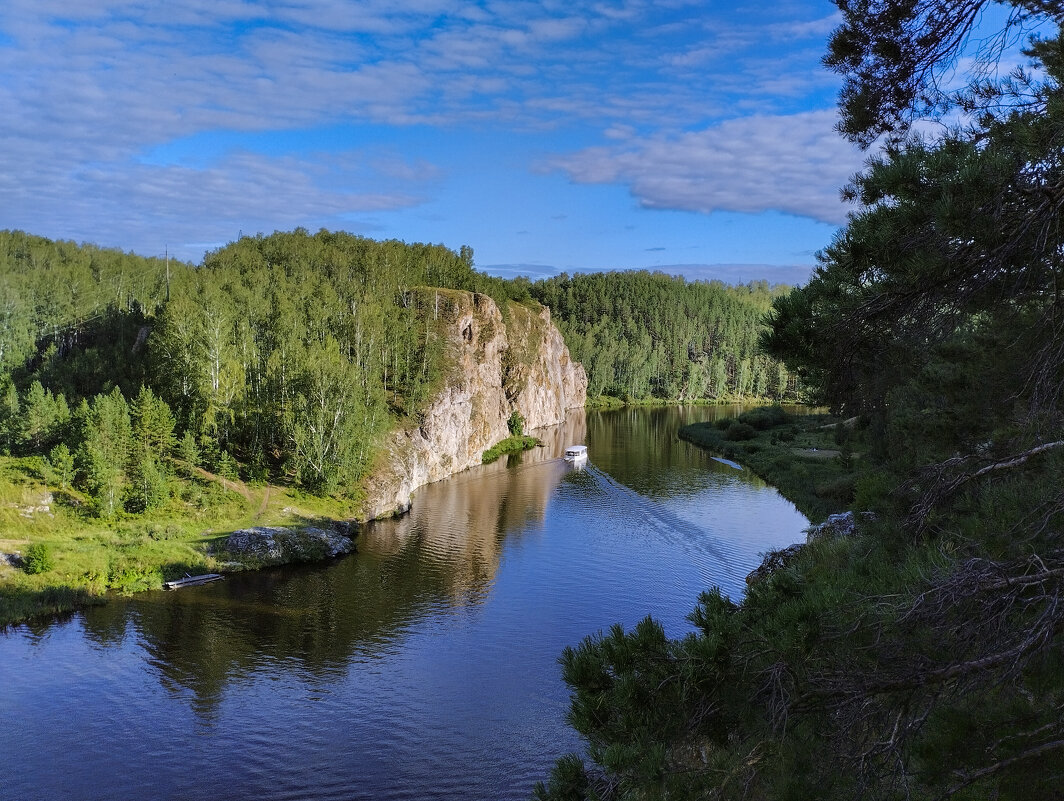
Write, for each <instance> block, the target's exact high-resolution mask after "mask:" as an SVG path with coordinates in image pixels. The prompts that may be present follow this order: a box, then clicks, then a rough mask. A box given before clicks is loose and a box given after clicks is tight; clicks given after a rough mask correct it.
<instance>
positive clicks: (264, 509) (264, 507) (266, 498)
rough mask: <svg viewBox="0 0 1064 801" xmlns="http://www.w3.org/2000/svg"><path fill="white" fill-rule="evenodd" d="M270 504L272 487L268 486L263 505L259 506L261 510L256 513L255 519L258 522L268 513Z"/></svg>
mask: <svg viewBox="0 0 1064 801" xmlns="http://www.w3.org/2000/svg"><path fill="white" fill-rule="evenodd" d="M269 502H270V485H269V484H267V485H266V491H265V492H264V493H262V503H260V504H259V510H258V511H257V512H255V519H256V520H258V519H259V518H260V517H262V515H263V513H264V512H265V511H266V504H268V503H269Z"/></svg>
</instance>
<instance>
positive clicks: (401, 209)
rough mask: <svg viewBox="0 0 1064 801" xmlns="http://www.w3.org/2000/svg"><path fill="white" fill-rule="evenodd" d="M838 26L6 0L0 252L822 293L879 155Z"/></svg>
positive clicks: (631, 13)
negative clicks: (768, 285)
mask: <svg viewBox="0 0 1064 801" xmlns="http://www.w3.org/2000/svg"><path fill="white" fill-rule="evenodd" d="M838 22H839V20H838V18H837V16H836V12H835V7H834V6H833V5H832V4H831V3H830V2H827V0H824V2H819V1H818V0H782V1H781V2H771V3H769V2H751V3H748V4H743V3H723V2H707V1H703V2H689V1H688V0H654V1H653V2H650V1H649V0H597V1H592V2H583V1H582V0H564V2H562V1H557V2H556V1H554V0H544V1H543V2H520V1H519V0H498V1H494V0H484V1H482V2H456V1H453V0H407V1H406V2H404V0H389V1H388V2H385V1H384V0H362V1H360V2H351V1H348V0H262V1H261V2H255V1H253V0H168V2H166V3H160V2H157V0H4V3H3V4H2V6H0V110H2V115H0V197H2V198H3V202H2V206H0V228H20V229H24V230H27V231H30V232H33V233H38V234H41V235H44V236H49V237H53V238H63V239H74V240H78V241H90V242H96V243H99V244H101V245H106V246H116V247H120V248H123V249H125V250H131V251H135V252H137V253H142V254H145V255H156V254H162V253H163V252H164V250H169V252H170V253H172V254H176V255H178V256H179V257H181V258H185V259H188V260H190V261H199V260H200V259H201V258H202V256H203V253H204V251H206V250H208V249H212V248H216V247H219V246H221V245H223V244H225V243H226V242H228V241H231V240H233V239H235V238H236V237H237V236H238V235H239V234H240V233H241V232H243V233H245V234H249V233H256V232H263V233H269V232H272V231H274V230H288V229H291V228H294V227H296V226H303V227H305V228H307V229H309V230H311V231H316V230H317V229H319V228H329V229H343V230H348V231H352V232H354V233H359V234H364V235H366V236H371V237H374V238H398V239H403V240H406V241H411V242H412V241H423V242H439V243H443V244H445V245H448V246H449V247H452V248H455V249H457V248H458V247H459V246H461V245H463V244H468V245H470V246H472V247H473V249H474V252H475V258H476V264H477V266H478V267H480V268H481V269H486V270H488V271H489V272H494V273H497V274H505V275H514V274H519V273H520V274H526V275H531V276H533V277H539V276H543V275H551V274H554V273H555V272H558V271H561V270H568V271H574V270H588V269H624V268H650V269H663V270H665V271H668V272H676V273H683V274H686V275H688V276H691V277H705V278H714V277H719V278H722V279H724V280H728V281H747V280H751V279H755V278H767V279H769V280H772V281H784V282H789V283H795V282H800V281H803V280H804V279H805V278H806V277H807V276H808V274H809V271H810V268H811V265H812V264H813V253H814V252H815V251H816V250H818V249H819V248H822V247H824V246H825V245H826V244H828V242H829V241H830V239H831V236H832V234H833V232H834V231H835V230H836V229H837V227H838V226H839V225H840V224H841V223H842V222H843V221H844V220H845V215H846V212H847V210H848V207H847V206H845V205H844V204H843V202H842V201H841V200H840V199H839V187H840V186H841V185H842V184H844V183H845V182H846V181H847V180H848V179H849V177H850V176H851V175H852V174H853V173H854V172H856V171H857V170H858V169H859V168H860V166H861V164H862V162H863V158H864V157H863V155H862V154H861V153H860V152H858V151H857V150H856V149H855V148H854V147H852V146H851V145H849V144H848V143H846V142H844V141H843V140H842V139H841V138H840V137H838V136H837V135H836V134H835V133H834V131H833V125H834V122H835V107H834V104H835V95H836V92H837V91H838V87H839V83H838V79H837V78H836V77H835V76H833V75H831V74H829V73H827V72H826V71H825V70H824V69H823V68H822V67H821V66H820V63H819V61H820V58H821V56H822V55H823V53H824V50H825V47H826V41H827V37H828V35H829V33H830V32H831V30H832V29H833V28H834V27H835V26H836V25H837V24H838Z"/></svg>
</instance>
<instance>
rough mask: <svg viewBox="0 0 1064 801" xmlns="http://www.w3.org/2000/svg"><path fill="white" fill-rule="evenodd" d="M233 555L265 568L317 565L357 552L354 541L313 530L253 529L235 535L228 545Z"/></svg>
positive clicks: (300, 528) (227, 548)
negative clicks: (295, 564) (293, 564)
mask: <svg viewBox="0 0 1064 801" xmlns="http://www.w3.org/2000/svg"><path fill="white" fill-rule="evenodd" d="M225 550H226V551H228V552H229V553H230V554H231V555H233V556H236V557H242V558H245V559H246V558H250V559H251V560H254V561H255V562H257V563H259V564H262V565H281V564H286V563H289V562H313V561H317V560H320V559H330V558H333V557H336V556H340V555H342V554H346V553H351V552H352V551H354V550H355V543H354V540H352V539H351V538H350V537H347V536H344V535H343V534H338V533H337V532H335V531H328V530H326V529H322V528H315V527H313V526H299V527H293V528H288V527H278V526H253V527H252V528H245V529H241V530H240V531H234V532H233V533H232V534H230V535H229V537H228V538H227V539H226V541H225Z"/></svg>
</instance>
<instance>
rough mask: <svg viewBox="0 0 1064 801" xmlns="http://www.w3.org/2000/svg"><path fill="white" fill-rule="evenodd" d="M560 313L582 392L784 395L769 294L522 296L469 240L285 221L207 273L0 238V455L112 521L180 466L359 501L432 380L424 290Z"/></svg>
mask: <svg viewBox="0 0 1064 801" xmlns="http://www.w3.org/2000/svg"><path fill="white" fill-rule="evenodd" d="M425 286H436V287H445V288H452V289H465V290H471V291H476V292H482V293H485V294H488V295H490V296H492V297H493V298H494V299H495V300H496V301H497V302H498V303H499V305H500V307H501V308H502V309H503V311H504V313H505V312H506V309H507V308H508V306H507V303H508V302H509V301H516V302H522V303H527V304H531V305H538V303H539V302H542V303H546V304H548V305H551V306H552V307H554V308H555V309H556V312H555V314H556V318H557V319H558V321H559V323H560V324H561V327H562V330H563V333H564V335H565V336H566V339H567V341H568V343H569V344H570V347H571V348H572V350H573V352H574V355H575V356H576V357H577V358H578V359H582V360H584V362H585V364H586V365H587V367H588V370H589V373H590V375H591V379H592V384H593V387H592V392H594V393H595V394H603V393H606V394H615V395H617V396H624V397H625V398H628V399H634V400H638V399H643V398H649V397H653V398H658V399H666V400H691V399H712V398H723V397H729V398H732V397H772V398H779V397H781V396H783V395H784V394H785V393H790V394H791V395H792V396H793V392H794V382H793V380H791V379H789V377H788V374H787V373H786V371H784V370H782V369H781V368H780V367H779V365H778V363H776V362H770V361H769V360H767V359H766V358H765V357H760V356H757V355H756V354H755V353H754V344H755V342H756V339H757V336H758V334H759V333H760V332H761V331H762V330H763V325H762V322H761V317H762V315H763V313H764V312H765V310H767V308H768V307H769V305H770V303H771V299H772V297H773V296H775V295H778V294H779V293H780V291H775V292H774V291H772V290H770V289H769V288H768V287H767V286H764V285H751V286H748V287H738V288H730V287H724V286H723V285H720V284H705V283H693V284H692V283H686V282H684V281H683V280H682V279H677V278H670V277H668V276H664V275H649V274H646V273H611V274H608V275H601V276H594V275H588V276H576V277H572V278H570V277H568V276H563V277H562V278H559V279H555V280H552V281H546V282H540V283H537V284H530V283H529V282H528V281H527V280H523V279H522V280H517V281H504V280H502V279H499V278H493V277H490V276H487V275H484V274H483V273H480V272H478V271H476V270H475V269H474V267H473V255H472V251H471V250H470V249H469V248H462V249H461V250H460V251H459V252H458V253H455V252H454V251H452V250H449V249H447V248H444V247H442V246H438V245H409V244H406V243H402V242H398V241H388V242H375V241H372V240H369V239H365V238H362V237H357V236H352V235H349V234H345V233H330V232H328V231H321V232H319V233H318V234H315V235H310V234H309V233H307V232H306V231H302V230H297V231H294V232H291V233H275V234H273V235H270V236H262V235H259V236H256V237H244V238H242V239H240V240H238V241H236V242H233V243H231V244H229V245H227V246H225V247H223V248H220V249H218V250H215V251H212V252H209V253H207V254H206V256H205V257H204V260H203V262H202V264H201V265H197V266H193V265H189V264H184V263H179V262H176V261H170V260H165V259H158V258H155V259H149V258H142V257H138V256H134V255H130V254H125V253H121V252H119V251H113V250H105V249H101V248H97V247H94V246H91V245H75V244H73V243H70V242H53V241H50V240H47V239H44V238H41V237H35V236H32V235H29V234H26V233H22V232H18V231H15V232H11V231H8V232H0V297H2V298H3V301H2V303H3V305H2V307H0V452H3V453H8V454H13V455H17V456H23V457H27V456H37V457H41V458H43V459H44V460H45V461H44V465H45V471H46V472H47V474H48V477H49V478H50V479H51V481H52V483H53V484H55V485H57V486H58V487H60V488H63V489H67V488H70V487H75V488H76V489H78V490H80V491H81V492H83V493H86V494H87V495H88V497H89V498H90V499H91V505H92V509H93V510H94V512H95V513H96V514H97V515H99V516H101V517H105V518H111V517H114V516H115V515H117V514H120V513H137V512H143V511H146V510H148V509H152V508H157V507H159V506H162V505H164V504H166V503H167V501H168V499H169V498H170V496H171V494H172V487H171V486H170V483H171V482H170V479H171V478H172V477H173V475H174V469H173V467H174V463H175V460H176V461H177V462H179V463H181V464H184V465H186V466H187V465H193V466H197V465H198V466H203V467H205V468H207V469H209V470H211V471H213V472H215V473H217V474H219V475H221V476H223V477H229V478H235V477H237V476H238V475H239V476H241V477H243V478H245V479H249V480H256V481H272V482H279V483H287V484H294V485H297V486H300V487H303V488H305V489H307V490H309V491H311V492H314V493H316V494H329V493H334V492H341V493H344V492H355V491H356V487H357V485H358V482H359V480H360V479H361V478H362V477H363V476H364V475H366V473H367V471H369V470H370V469H371V468H372V464H373V460H374V458H375V456H376V453H377V446H378V444H379V443H380V441H381V439H382V437H383V435H384V434H385V433H386V432H387V431H388V430H390V429H391V428H393V427H395V426H396V425H399V424H401V423H402V422H403V421H410V420H415V419H416V417H417V415H418V413H419V411H420V410H421V409H422V407H423V405H424V403H425V402H426V401H427V400H428V399H429V398H430V397H431V396H432V394H433V392H434V391H435V390H436V389H437V388H438V386H439V384H440V382H441V381H442V379H443V373H444V370H445V369H446V364H445V363H446V358H445V354H444V351H443V348H444V344H443V342H442V340H441V338H440V336H439V335H438V332H437V331H436V328H435V326H434V325H433V315H432V314H430V313H429V310H428V309H427V308H421V305H422V303H423V300H422V298H423V295H422V294H421V293H419V292H417V291H416V288H418V287H425Z"/></svg>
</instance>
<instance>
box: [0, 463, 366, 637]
mask: <svg viewBox="0 0 1064 801" xmlns="http://www.w3.org/2000/svg"><path fill="white" fill-rule="evenodd" d="M173 468H174V469H173V473H174V475H172V476H170V477H169V478H168V482H169V489H170V495H171V497H170V499H169V501H168V502H167V503H166V504H164V505H163V506H161V507H159V508H157V509H154V510H152V511H150V512H148V513H145V514H140V515H135V516H134V515H124V514H119V515H116V516H115V517H114V518H112V519H110V520H104V519H101V518H99V517H97V516H96V515H95V514H94V513H93V511H92V503H91V501H90V499H89V498H88V497H87V496H85V495H84V494H82V493H80V492H78V491H77V490H76V489H73V488H69V487H68V488H62V487H60V486H57V485H56V484H54V483H52V482H50V481H49V479H48V476H47V471H46V470H45V469H44V463H43V461H42V460H41V459H39V458H37V457H30V458H12V457H0V555H2V556H0V626H4V625H9V624H11V623H15V622H18V621H22V620H28V619H31V618H34V617H40V616H45V615H53V614H56V613H60V612H65V611H70V610H72V609H76V608H80V607H83V606H86V605H89V604H92V603H95V602H102V601H103V599H105V598H106V596H107V594H108V593H112V592H120V593H129V592H136V591H138V590H145V589H157V588H160V587H161V586H162V582H163V581H166V580H169V579H172V578H178V577H180V576H183V575H184V574H185V573H190V574H193V575H195V574H196V573H203V572H222V571H233V570H239V569H240V568H241V566H240V565H239V564H235V563H230V562H223V561H221V560H222V559H224V556H223V557H219V558H216V557H215V556H214V555H213V554H212V552H211V551H212V546H214V545H215V544H216V543H218V542H220V541H222V540H224V539H225V538H226V537H227V536H228V535H229V534H230V533H231V532H232V531H235V530H237V529H240V528H246V527H248V526H252V525H292V524H299V523H305V522H308V521H313V520H320V519H322V518H330V519H345V518H349V517H350V516H351V515H352V514H353V506H352V505H350V504H348V503H346V502H343V501H339V500H336V499H332V498H318V497H314V496H311V495H306V494H304V493H301V492H299V491H298V490H295V489H293V488H291V487H279V486H274V485H269V484H258V485H252V484H247V483H245V482H243V481H239V480H235V481H234V480H229V479H225V478H221V477H220V476H217V475H214V474H212V473H208V472H207V471H205V470H201V469H198V468H191V467H189V466H188V465H185V464H183V463H175V464H174V465H173ZM31 555H33V556H43V558H39V559H31V558H30V557H31ZM41 568H43V569H41ZM35 569H40V572H30V571H32V570H35Z"/></svg>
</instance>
